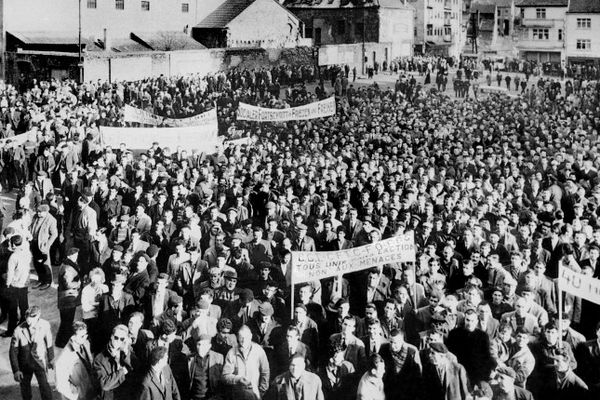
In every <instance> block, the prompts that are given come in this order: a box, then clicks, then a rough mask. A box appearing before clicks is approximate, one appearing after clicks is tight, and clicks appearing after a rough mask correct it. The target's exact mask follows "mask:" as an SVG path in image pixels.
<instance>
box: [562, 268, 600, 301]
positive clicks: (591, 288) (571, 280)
mask: <svg viewBox="0 0 600 400" xmlns="http://www.w3.org/2000/svg"><path fill="white" fill-rule="evenodd" d="M559 271H560V272H559V275H558V287H559V289H560V290H564V291H565V292H566V293H569V294H572V295H573V296H577V297H581V298H582V299H586V300H588V301H591V302H592V303H596V304H600V279H594V278H592V277H591V276H587V275H583V274H580V273H578V272H575V271H573V270H571V269H569V268H564V267H563V268H559Z"/></svg>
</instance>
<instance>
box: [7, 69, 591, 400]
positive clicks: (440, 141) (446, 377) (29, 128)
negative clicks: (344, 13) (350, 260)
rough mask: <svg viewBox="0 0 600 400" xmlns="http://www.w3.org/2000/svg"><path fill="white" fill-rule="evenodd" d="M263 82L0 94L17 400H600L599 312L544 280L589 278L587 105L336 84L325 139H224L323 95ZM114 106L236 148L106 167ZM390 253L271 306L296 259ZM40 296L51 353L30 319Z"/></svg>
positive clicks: (314, 130)
mask: <svg viewBox="0 0 600 400" xmlns="http://www.w3.org/2000/svg"><path fill="white" fill-rule="evenodd" d="M442 68H443V70H444V71H446V70H447V68H448V67H447V66H446V65H442ZM301 71H308V72H307V73H308V74H309V76H310V71H311V69H310V68H306V69H301ZM335 73H337V74H345V78H346V79H347V78H348V74H349V69H347V68H346V69H344V68H339V69H337V70H336V72H335ZM283 76H288V75H287V74H283ZM292 76H294V75H292ZM280 77H281V74H279V75H278V74H274V73H273V72H269V71H268V70H266V69H263V70H261V71H249V70H245V71H244V70H232V71H228V72H224V73H220V74H216V75H210V76H204V77H199V76H190V77H178V78H167V77H159V78H153V79H147V80H144V81H139V82H122V83H104V82H97V83H88V84H83V85H77V84H76V83H74V82H57V81H51V82H37V81H34V82H32V84H31V85H28V86H29V87H28V88H27V90H23V91H19V90H16V89H15V88H14V87H11V86H4V87H2V88H1V89H2V90H1V92H0V109H1V111H0V132H1V137H2V139H3V140H4V142H3V145H2V147H1V148H0V152H1V154H0V160H1V163H0V166H1V168H2V171H1V178H2V185H3V186H4V188H5V189H6V190H7V191H13V192H16V193H17V197H16V201H15V209H16V211H15V213H14V215H7V211H6V210H7V207H5V205H2V208H0V212H1V213H2V214H0V215H2V217H3V220H2V219H0V227H2V241H1V243H0V275H1V278H2V281H1V284H0V292H1V296H0V299H1V301H0V306H1V310H2V315H1V316H0V319H2V320H6V319H7V320H8V325H7V330H6V332H5V333H4V336H6V337H10V338H11V342H10V362H11V367H12V370H13V373H14V379H15V380H16V381H17V382H19V383H20V387H21V394H22V397H23V399H24V400H30V399H31V396H32V394H31V381H32V377H33V376H34V375H35V377H36V380H37V382H38V385H39V388H40V393H41V397H42V399H43V400H48V399H51V398H52V396H53V392H52V388H51V387H50V384H49V378H48V376H49V371H50V370H54V371H55V372H54V373H55V375H56V376H55V385H56V390H57V391H58V393H59V394H60V396H62V398H66V399H69V400H77V399H80V400H84V399H96V398H100V399H137V398H139V399H142V400H155V399H169V400H171V399H173V400H178V399H194V400H205V399H225V400H227V399H253V400H258V399H263V398H264V399H277V400H284V399H285V400H323V399H359V400H383V399H386V398H387V399H388V400H392V399H394V400H395V399H407V400H409V399H421V400H438V399H440V400H442V399H444V400H455V399H515V400H521V399H527V400H528V399H536V400H538V399H539V400H546V399H566V398H573V399H575V398H577V399H585V398H590V399H591V398H597V397H594V396H598V395H599V394H600V350H599V349H600V324H599V323H598V322H599V320H600V313H599V310H600V308H599V307H600V306H598V305H596V304H594V303H591V302H588V301H586V300H582V299H581V298H577V297H574V296H573V295H569V294H562V296H559V295H558V294H559V293H558V290H557V285H556V278H557V274H558V270H559V268H569V269H572V270H574V271H576V272H581V273H583V274H586V275H589V276H593V277H600V267H598V265H599V259H600V223H599V222H600V220H599V219H598V217H599V214H600V208H599V207H600V206H599V202H600V180H599V179H600V178H599V176H598V169H597V168H598V166H599V163H600V159H599V157H598V155H599V150H600V149H599V148H598V132H597V129H598V127H599V125H600V115H599V114H598V109H599V107H600V85H597V84H596V83H590V82H585V81H583V82H579V84H578V85H577V87H578V88H579V89H578V90H577V91H571V92H565V91H563V90H562V88H561V86H560V84H558V86H557V82H555V81H553V80H545V79H544V78H542V79H541V84H540V83H537V84H535V85H534V84H533V83H531V84H528V86H527V87H526V88H525V89H524V90H523V94H522V96H520V97H518V98H509V97H503V96H500V95H490V96H485V97H481V96H480V97H479V98H478V99H473V98H466V99H464V100H462V99H461V100H456V99H451V98H449V97H448V96H447V95H445V94H444V93H443V92H442V93H440V92H436V91H430V90H425V89H424V86H423V85H422V84H421V83H420V82H417V79H415V77H414V76H413V75H411V76H406V77H401V79H400V80H399V81H398V83H397V84H396V85H395V86H394V87H393V88H388V89H386V88H380V87H379V86H378V85H376V84H375V85H371V86H363V87H356V88H355V87H354V86H353V85H352V84H348V87H347V88H345V90H344V91H343V92H340V93H339V96H336V101H337V112H336V115H334V116H332V117H327V118H321V119H314V120H307V121H289V122H286V123H273V124H270V123H262V124H258V123H254V122H241V121H236V120H235V110H236V106H237V104H238V102H239V101H244V102H247V103H251V104H256V105H261V106H265V107H286V106H294V105H299V104H305V103H308V102H312V101H315V100H316V99H318V98H319V97H321V98H322V97H324V96H326V95H327V91H328V90H327V88H326V87H325V85H324V84H323V82H321V83H320V84H319V85H318V86H317V88H318V89H319V91H320V96H317V95H316V94H313V93H312V91H311V90H310V86H306V85H304V84H302V80H303V79H305V76H304V75H303V74H300V75H296V79H298V81H297V82H296V81H294V82H291V81H288V82H286V85H289V84H290V83H297V84H298V85H297V86H296V87H295V88H293V89H292V88H291V87H288V88H287V89H286V90H285V95H284V96H280V93H279V92H280V91H281V87H279V89H277V87H278V86H277V85H279V83H280V82H281V81H280ZM290 79H292V78H291V77H290ZM331 79H332V82H334V83H335V82H336V77H335V76H332V77H331ZM124 104H132V105H135V106H137V107H140V108H143V109H145V110H147V111H151V112H153V113H155V114H157V115H162V116H171V117H176V118H178V117H184V116H189V115H194V114H195V113H198V112H202V111H205V110H206V109H208V108H210V107H213V104H216V106H217V108H218V117H219V124H220V127H221V128H222V129H221V131H222V133H223V134H224V135H227V134H228V132H229V130H230V128H231V127H235V129H238V130H243V131H244V132H245V133H246V134H248V135H251V136H252V137H253V138H254V141H253V143H252V144H248V145H239V146H236V145H226V146H225V147H224V148H222V149H219V150H218V151H217V152H216V153H215V154H204V153H199V152H197V151H194V150H193V149H186V148H176V149H169V148H168V147H162V146H161V144H160V143H155V144H154V145H153V146H152V148H150V149H147V150H146V151H144V152H143V153H142V154H137V153H136V154H134V153H133V152H132V151H130V150H128V146H132V145H133V144H131V143H124V144H122V145H121V146H120V147H119V148H118V149H113V148H110V147H106V146H102V145H101V143H100V142H99V128H98V127H99V126H102V125H113V126H124V125H126V123H125V122H124V121H123V112H122V109H123V105H124ZM25 132H26V133H27V140H26V141H24V142H21V141H18V140H16V139H15V134H17V135H18V134H21V133H25ZM396 235H409V237H410V235H412V237H413V238H414V241H415V246H416V249H417V258H416V260H415V262H414V263H413V262H411V263H390V264H385V265H365V266H364V270H363V271H359V272H353V273H350V274H346V275H344V276H340V277H335V278H328V279H323V280H320V281H319V280H317V281H313V282H309V283H305V284H298V285H294V286H291V284H290V282H291V277H290V274H291V270H292V266H291V257H292V252H294V251H333V250H345V249H350V248H352V247H356V246H363V245H366V244H369V243H374V242H377V241H380V240H385V239H387V238H390V237H393V236H396ZM32 268H34V269H35V271H36V274H37V282H36V284H35V285H33V284H32V283H31V282H30V270H31V269H32ZM53 283H54V284H56V285H57V303H56V307H57V308H58V310H59V314H60V325H59V327H58V331H57V332H56V334H55V335H53V333H52V331H51V325H50V323H49V321H47V320H46V319H44V315H43V314H42V309H40V307H39V306H37V305H34V306H30V304H29V300H30V298H29V297H30V296H32V295H36V294H38V293H41V291H45V290H48V289H49V288H50V287H51V285H52V284H53ZM292 291H294V296H292ZM292 298H294V299H295V300H296V301H295V302H294V303H293V304H292ZM559 299H560V300H562V301H561V302H559ZM47 306H48V305H44V307H47ZM559 311H560V313H559ZM79 315H81V318H79ZM559 315H561V316H562V318H559ZM55 348H58V349H60V350H58V351H57V352H56V355H55Z"/></svg>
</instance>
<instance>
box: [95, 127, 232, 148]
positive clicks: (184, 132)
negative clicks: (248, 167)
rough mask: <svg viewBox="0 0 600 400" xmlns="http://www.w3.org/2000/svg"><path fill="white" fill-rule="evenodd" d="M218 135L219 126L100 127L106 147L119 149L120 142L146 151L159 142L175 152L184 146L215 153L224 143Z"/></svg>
mask: <svg viewBox="0 0 600 400" xmlns="http://www.w3.org/2000/svg"><path fill="white" fill-rule="evenodd" d="M217 133H218V132H217V127H216V124H215V126H211V125H205V126H194V127H178V128H126V127H122V128H121V127H107V126H102V127H100V137H101V140H102V144H103V145H104V146H112V147H113V148H118V147H119V145H120V144H121V143H125V145H126V146H127V148H129V149H132V150H147V149H149V148H150V147H152V143H154V142H158V143H159V144H160V146H161V147H163V148H164V147H169V148H170V149H171V150H172V151H175V149H177V147H181V148H182V149H186V150H187V151H188V152H191V151H192V150H199V151H202V152H208V153H213V152H214V151H215V149H216V147H217V146H221V145H222V142H223V140H222V138H220V137H217Z"/></svg>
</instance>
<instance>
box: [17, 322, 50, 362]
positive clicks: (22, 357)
mask: <svg viewBox="0 0 600 400" xmlns="http://www.w3.org/2000/svg"><path fill="white" fill-rule="evenodd" d="M9 358H10V366H11V368H12V371H13V373H15V372H18V371H22V370H23V368H32V367H35V366H39V367H42V368H43V369H44V370H46V369H47V368H48V364H49V363H50V362H52V361H53V360H54V344H53V342H52V333H51V332H50V323H48V321H46V320H43V319H40V320H39V321H38V322H37V324H36V325H35V327H33V328H29V324H27V322H24V323H22V324H20V325H19V326H17V328H16V329H15V331H14V333H13V336H12V339H11V341H10V350H9Z"/></svg>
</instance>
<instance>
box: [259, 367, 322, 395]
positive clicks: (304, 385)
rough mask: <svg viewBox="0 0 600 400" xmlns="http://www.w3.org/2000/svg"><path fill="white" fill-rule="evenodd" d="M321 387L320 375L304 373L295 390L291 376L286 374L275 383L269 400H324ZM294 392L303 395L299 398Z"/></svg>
mask: <svg viewBox="0 0 600 400" xmlns="http://www.w3.org/2000/svg"><path fill="white" fill-rule="evenodd" d="M321 385H322V384H321V379H320V378H319V376H318V375H316V374H313V373H312V372H308V371H304V373H303V374H302V375H301V376H300V378H298V381H297V382H296V387H295V389H294V385H293V383H292V376H291V374H290V373H289V372H284V373H283V374H281V375H279V376H277V377H276V378H275V380H274V381H273V384H272V386H271V390H270V391H269V393H268V394H267V398H269V400H297V399H302V400H324V397H323V389H322V387H321ZM294 390H296V391H297V392H299V393H301V395H300V396H298V397H297V395H296V393H295V392H294Z"/></svg>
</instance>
